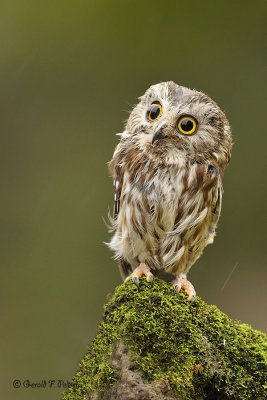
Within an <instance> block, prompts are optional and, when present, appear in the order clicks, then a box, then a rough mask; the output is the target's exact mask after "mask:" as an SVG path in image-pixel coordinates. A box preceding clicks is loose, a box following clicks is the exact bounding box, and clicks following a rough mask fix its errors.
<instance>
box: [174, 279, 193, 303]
mask: <svg viewBox="0 0 267 400" xmlns="http://www.w3.org/2000/svg"><path fill="white" fill-rule="evenodd" d="M172 284H173V287H174V291H175V293H179V292H180V290H184V292H185V293H186V294H187V296H188V300H189V301H191V302H192V303H194V301H195V299H196V291H195V289H194V286H193V285H192V283H191V282H189V281H188V280H187V277H186V275H185V274H183V273H181V274H179V275H177V276H176V278H175V279H174V281H172Z"/></svg>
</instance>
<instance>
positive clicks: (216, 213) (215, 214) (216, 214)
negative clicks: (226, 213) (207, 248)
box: [208, 183, 223, 243]
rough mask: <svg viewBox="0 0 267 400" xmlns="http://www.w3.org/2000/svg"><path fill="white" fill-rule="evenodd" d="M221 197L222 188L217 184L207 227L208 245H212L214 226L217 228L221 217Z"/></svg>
mask: <svg viewBox="0 0 267 400" xmlns="http://www.w3.org/2000/svg"><path fill="white" fill-rule="evenodd" d="M222 195H223V187H222V184H221V183H219V185H218V188H217V196H214V202H213V204H212V210H211V222H210V227H209V233H210V235H209V239H208V243H213V238H214V236H215V231H216V226H217V223H218V220H219V218H220V215H221V208H222Z"/></svg>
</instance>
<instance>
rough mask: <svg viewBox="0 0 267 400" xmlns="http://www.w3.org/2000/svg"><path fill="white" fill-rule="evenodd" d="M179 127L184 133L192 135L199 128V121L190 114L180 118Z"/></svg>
mask: <svg viewBox="0 0 267 400" xmlns="http://www.w3.org/2000/svg"><path fill="white" fill-rule="evenodd" d="M177 128H178V130H179V132H181V133H182V134H183V135H192V134H193V133H195V131H196V129H197V121H196V120H195V118H194V117H191V116H190V115H184V116H183V117H181V118H179V119H178V122H177Z"/></svg>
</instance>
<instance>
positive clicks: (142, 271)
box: [125, 263, 154, 289]
mask: <svg viewBox="0 0 267 400" xmlns="http://www.w3.org/2000/svg"><path fill="white" fill-rule="evenodd" d="M142 276H145V277H146V280H147V282H149V283H152V282H153V279H154V276H153V274H152V273H151V272H150V268H149V267H148V266H147V265H146V264H145V263H141V264H140V265H139V266H138V267H137V268H135V270H134V271H133V273H132V274H131V275H130V276H128V277H127V278H126V279H125V282H126V281H128V280H129V279H132V281H133V283H134V284H135V285H136V286H137V288H138V289H140V286H139V278H141V277H142Z"/></svg>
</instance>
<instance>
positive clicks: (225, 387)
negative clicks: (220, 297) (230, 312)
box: [62, 278, 267, 400]
mask: <svg viewBox="0 0 267 400" xmlns="http://www.w3.org/2000/svg"><path fill="white" fill-rule="evenodd" d="M85 399H87V400H88V399H92V400H93V399H97V400H98V399H114V400H115V399H118V400H120V399H121V400H130V399H133V400H141V399H142V400H157V399H160V400H167V399H177V400H189V399H190V400H192V399H194V400H204V399H205V400H206V399H207V400H216V399H217V400H248V399H251V400H252V399H253V400H266V399H267V338H266V336H265V335H264V334H263V333H262V332H259V331H256V330H253V329H252V328H251V327H250V326H249V325H246V324H242V323H240V322H238V321H234V320H232V319H230V318H229V317H227V316H226V315H225V314H223V313H222V312H221V311H220V310H218V308H217V307H215V306H210V305H207V304H206V303H205V302H204V301H203V300H201V299H200V298H199V297H197V298H196V301H195V302H194V303H193V304H191V303H190V302H189V301H188V299H187V297H186V296H185V295H184V294H183V293H181V294H179V295H177V294H175V293H174V291H173V288H172V287H171V285H170V284H168V283H166V282H164V281H162V280H160V279H158V278H155V281H154V283H153V285H152V286H151V285H149V284H148V283H147V282H146V281H145V280H144V279H142V280H141V284H140V290H139V291H138V290H137V288H136V286H135V285H134V284H133V283H132V282H127V283H126V284H123V285H121V286H119V287H118V288H117V289H116V291H115V294H114V295H113V296H112V297H111V298H110V300H109V301H108V303H107V304H106V306H105V312H104V318H103V322H102V323H101V324H100V325H99V329H98V333H97V335H96V338H95V339H94V340H93V342H92V343H91V344H90V346H89V349H88V352H87V354H86V355H85V357H84V358H83V359H82V361H81V362H80V364H79V368H78V372H77V373H76V375H75V376H74V378H73V381H72V385H71V386H70V387H69V388H68V389H67V391H66V392H65V394H64V395H63V398H62V400H85Z"/></svg>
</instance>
